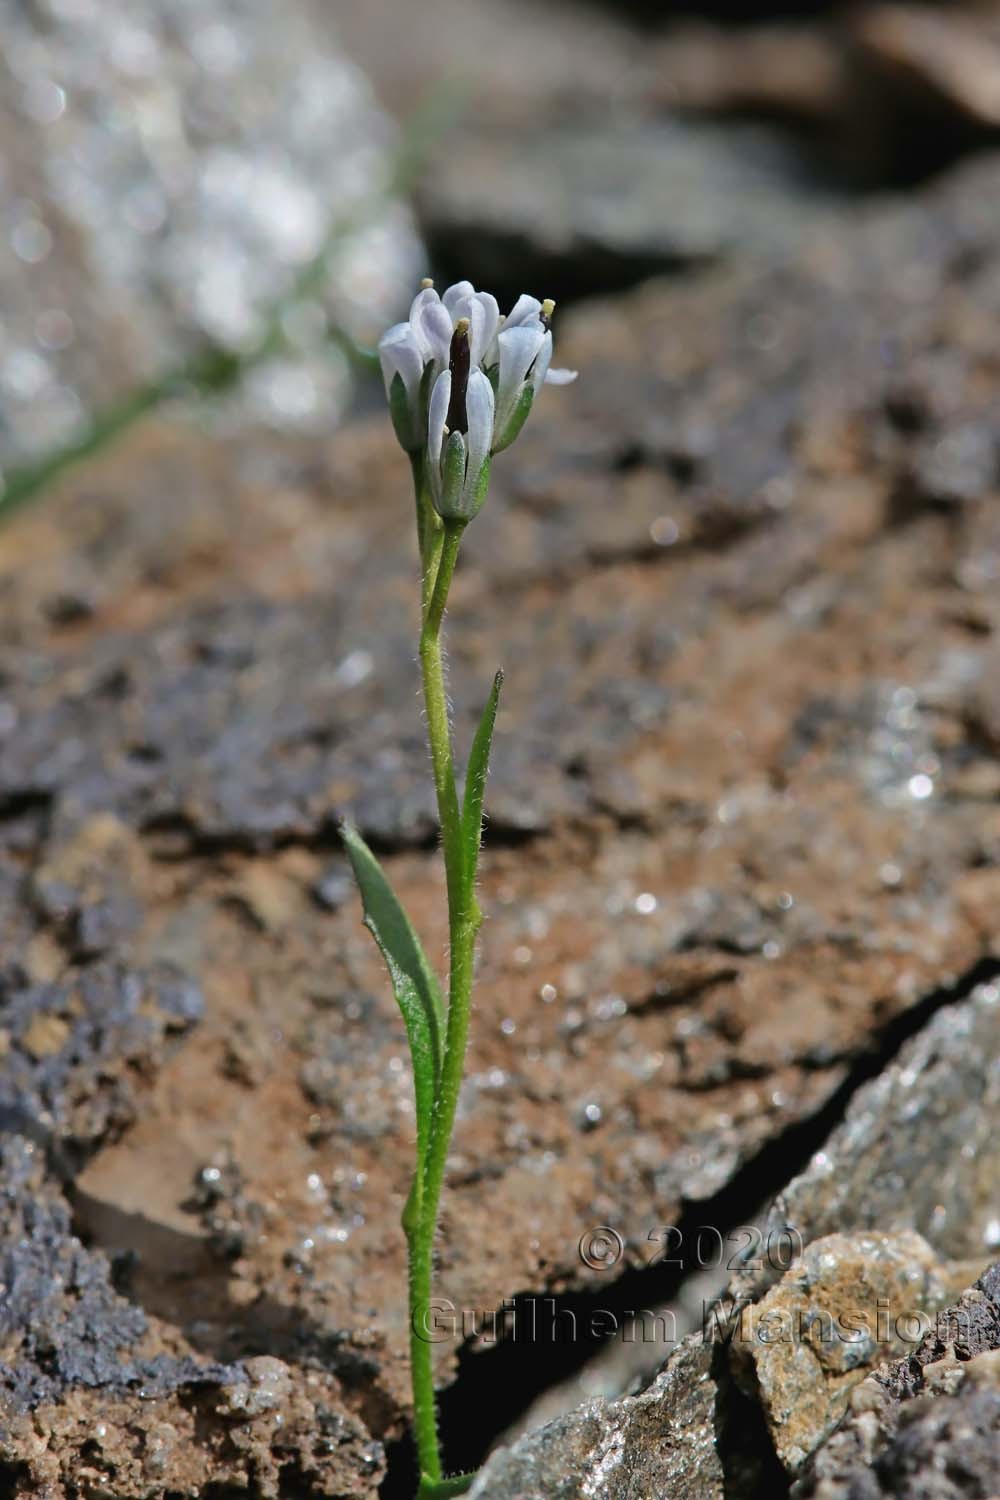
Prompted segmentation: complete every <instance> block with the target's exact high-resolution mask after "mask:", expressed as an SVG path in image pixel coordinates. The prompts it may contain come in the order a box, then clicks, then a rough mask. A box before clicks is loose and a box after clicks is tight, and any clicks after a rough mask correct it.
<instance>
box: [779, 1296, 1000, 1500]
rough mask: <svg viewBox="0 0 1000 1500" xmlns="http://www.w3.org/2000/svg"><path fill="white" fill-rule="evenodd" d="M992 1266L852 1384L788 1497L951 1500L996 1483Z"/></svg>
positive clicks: (998, 1307)
mask: <svg viewBox="0 0 1000 1500" xmlns="http://www.w3.org/2000/svg"><path fill="white" fill-rule="evenodd" d="M998 1293H1000V1266H993V1267H992V1268H991V1269H990V1270H989V1271H987V1272H986V1273H985V1274H984V1275H983V1276H982V1277H981V1278H980V1280H979V1281H977V1282H976V1283H975V1285H974V1286H973V1287H972V1288H970V1290H969V1291H968V1292H966V1293H964V1294H963V1296H962V1297H961V1298H960V1299H959V1301H958V1303H956V1304H955V1306H954V1307H951V1308H949V1309H948V1310H947V1312H944V1313H941V1314H939V1316H938V1317H937V1318H936V1319H935V1322H934V1326H933V1327H932V1329H931V1330H930V1331H929V1332H928V1334H927V1336H926V1337H925V1339H924V1340H923V1341H922V1343H921V1344H920V1347H919V1348H918V1349H917V1350H916V1351H915V1352H914V1353H912V1354H910V1355H909V1356H908V1357H907V1358H905V1359H902V1360H899V1361H897V1362H896V1363H895V1364H890V1365H888V1366H883V1368H882V1369H880V1370H879V1371H878V1372H877V1373H876V1374H875V1375H873V1376H870V1377H869V1378H868V1379H867V1380H865V1381H864V1382H863V1384H862V1385H860V1386H858V1387H857V1389H856V1390H855V1392H854V1394H853V1396H852V1400H851V1413H850V1415H849V1417H848V1418H847V1420H846V1421H845V1422H844V1423H843V1425H842V1426H841V1428H840V1429H839V1431H837V1432H836V1433H835V1434H834V1435H833V1437H832V1438H830V1440H829V1441H828V1442H827V1443H826V1444H825V1445H824V1446H823V1447H822V1448H821V1449H820V1451H819V1453H818V1454H817V1455H816V1457H815V1459H814V1461H813V1463H812V1464H811V1465H810V1467H809V1469H808V1471H807V1472H806V1473H805V1474H804V1475H803V1476H802V1478H801V1480H800V1481H799V1482H798V1483H797V1484H796V1485H795V1487H794V1489H793V1491H792V1493H793V1495H794V1496H795V1497H796V1500H808V1497H814V1500H878V1497H880V1496H889V1495H895V1496H899V1497H900V1500H903V1497H905V1500H960V1497H964V1496H983V1497H986V1496H990V1495H993V1494H995V1493H996V1491H997V1486H998V1485H1000V1298H998Z"/></svg>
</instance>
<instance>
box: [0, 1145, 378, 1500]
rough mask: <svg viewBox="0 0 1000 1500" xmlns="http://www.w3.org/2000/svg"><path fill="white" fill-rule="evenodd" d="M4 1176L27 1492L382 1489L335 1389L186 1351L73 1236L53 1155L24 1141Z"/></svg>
mask: <svg viewBox="0 0 1000 1500" xmlns="http://www.w3.org/2000/svg"><path fill="white" fill-rule="evenodd" d="M0 1167H2V1182H3V1194H2V1198H0V1276H2V1281H3V1285H4V1288H5V1294H4V1316H3V1362H2V1363H0V1465H2V1467H3V1472H4V1474H5V1479H6V1482H7V1483H8V1485H9V1491H10V1494H11V1495H12V1496H13V1497H20V1496H28V1495H33V1496H35V1495H37V1496H44V1497H45V1500H69V1497H70V1496H71V1495H77V1494H79V1493H80V1490H81V1487H85V1488H87V1490H88V1491H89V1492H93V1493H97V1492H102V1493H113V1494H115V1495H116V1496H120V1497H121V1500H162V1497H166V1496H167V1495H170V1494H177V1493H183V1494H197V1493H199V1492H200V1491H201V1490H202V1489H203V1488H204V1487H206V1486H215V1485H232V1486H236V1487H245V1486H246V1485H248V1484H249V1483H251V1482H252V1483H253V1484H254V1485H255V1487H256V1488H257V1489H258V1490H259V1493H260V1494H261V1495H262V1496H267V1497H277V1495H278V1494H279V1492H280V1490H281V1486H282V1485H283V1484H284V1483H286V1482H287V1479H288V1476H289V1475H291V1474H294V1476H295V1480H296V1484H297V1486H298V1487H299V1493H302V1494H303V1495H315V1496H319V1495H322V1494H331V1493H336V1494H343V1495H351V1496H358V1497H361V1496H366V1495H371V1496H374V1495H375V1494H376V1493H377V1486H378V1481H379V1479H380V1477H381V1474H382V1453H381V1449H380V1447H379V1446H378V1444H375V1443H372V1442H371V1440H370V1439H369V1437H368V1434H367V1433H366V1432H365V1430H364V1428H363V1427H362V1425H361V1424H360V1422H358V1421H357V1420H356V1419H355V1418H353V1417H352V1416H350V1415H349V1414H348V1413H347V1412H346V1411H345V1410H344V1409H343V1407H342V1406H341V1405H340V1403H339V1401H338V1399H337V1395H336V1391H335V1387H334V1386H332V1385H331V1383H330V1382H329V1381H328V1380H323V1379H322V1378H314V1379H313V1381H312V1383H311V1385H310V1383H309V1382H307V1381H305V1380H304V1379H303V1378H302V1376H301V1375H299V1376H298V1377H297V1378H295V1379H294V1380H293V1378H292V1374H291V1372H290V1371H289V1370H288V1369H287V1368H286V1366H284V1365H283V1364H281V1362H280V1361H278V1360H275V1359H268V1358H259V1359H251V1360H248V1361H247V1362H246V1363H245V1364H244V1365H242V1366H240V1365H232V1366H223V1365H219V1364H212V1363H209V1362H206V1361H204V1360H198V1359H195V1358H192V1356H191V1355H190V1354H189V1353H183V1354H181V1355H178V1354H177V1353H176V1352H175V1351H176V1342H177V1341H176V1339H174V1338H172V1337H171V1335H170V1334H169V1333H166V1336H165V1330H163V1329H162V1328H161V1327H160V1326H159V1325H158V1323H157V1322H156V1320H151V1319H149V1318H148V1317H147V1316H146V1314H145V1313H144V1312H143V1311H142V1309H141V1308H139V1307H136V1306H134V1305H133V1304H132V1303H130V1302H127V1301H125V1299H124V1298H123V1297H121V1296H119V1295H118V1294H117V1293H116V1292H115V1291H114V1289H113V1287H112V1283H111V1268H110V1266H109V1264H108V1261H107V1258H106V1257H105V1256H104V1255H103V1253H102V1252H101V1251H99V1250H98V1251H94V1250H87V1249H84V1247H83V1246H82V1245H81V1243H80V1241H79V1240H78V1239H77V1238H76V1237H75V1236H74V1235H73V1233H72V1231H71V1226H70V1212H69V1206H68V1204H67V1203H66V1201H65V1199H64V1198H63V1197H62V1195H61V1194H60V1193H59V1192H58V1190H56V1189H55V1188H53V1187H52V1185H51V1183H49V1182H46V1181H45V1168H44V1160H43V1157H42V1153H41V1152H40V1151H39V1150H37V1149H36V1148H35V1147H34V1146H33V1144H32V1143H31V1142H27V1141H25V1140H23V1138H21V1137H17V1136H15V1137H13V1138H8V1140H7V1141H6V1142H5V1143H4V1145H3V1146H2V1148H0ZM303 1486H305V1488H303Z"/></svg>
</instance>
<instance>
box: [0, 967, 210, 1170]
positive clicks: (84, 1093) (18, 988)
mask: <svg viewBox="0 0 1000 1500" xmlns="http://www.w3.org/2000/svg"><path fill="white" fill-rule="evenodd" d="M201 1011H202V997H201V992H200V990H199V989H198V987H197V985H195V984H194V983H193V982H192V981H190V980H188V979H186V978H185V977H184V976H183V975H181V974H179V973H177V972H175V971H173V970H172V969H169V968H167V967H166V966H163V967H160V968H156V969H149V970H138V969H129V968H125V967H124V966H123V965H121V964H114V963H110V962H107V963H105V962H102V963H98V964H93V965H90V966H88V967H86V968H84V969H82V970H80V971H79V972H76V973H73V972H70V973H69V974H68V975H67V976H66V977H65V978H63V979H60V980H58V981H53V982H50V983H45V984H37V983H36V984H33V983H31V982H30V981H29V980H28V979H27V978H26V977H25V975H24V974H23V973H22V972H21V971H20V970H19V969H17V968H14V969H9V970H7V971H6V972H5V973H3V974H2V975H0V1038H2V1043H3V1050H4V1056H3V1069H2V1072H0V1121H2V1122H4V1123H5V1124H6V1126H7V1128H8V1129H10V1128H13V1129H15V1130H18V1131H21V1132H22V1133H25V1134H28V1135H31V1136H32V1137H33V1138H35V1139H36V1140H37V1141H38V1142H44V1143H45V1144H46V1145H49V1146H51V1147H52V1148H54V1150H55V1151H56V1153H57V1155H58V1157H59V1159H60V1161H62V1162H63V1164H64V1166H69V1167H72V1166H73V1165H75V1164H79V1162H80V1161H81V1160H82V1158H83V1157H84V1156H85V1155H86V1153H87V1152H88V1151H89V1150H91V1149H93V1147H94V1146H95V1145H96V1144H97V1143H98V1142H100V1141H101V1140H103V1139H104V1137H105V1136H106V1135H107V1134H108V1133H109V1131H111V1130H113V1129H115V1128H120V1127H121V1126H123V1125H125V1124H127V1123H129V1121H130V1120H131V1119H132V1118H133V1116H134V1110H135V1084H136V1070H137V1068H138V1067H139V1066H149V1065H150V1064H153V1063H155V1062H156V1060H157V1059H158V1058H160V1057H161V1056H162V1054H163V1051H164V1048H165V1046H166V1044H167V1043H168V1042H169V1040H170V1039H171V1038H179V1037H180V1036H182V1035H183V1034H184V1033H185V1032H187V1031H188V1030H190V1028H191V1027H192V1025H194V1023H195V1022H196V1021H197V1020H198V1019H199V1017H200V1015H201Z"/></svg>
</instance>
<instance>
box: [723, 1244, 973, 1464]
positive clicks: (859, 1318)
mask: <svg viewBox="0 0 1000 1500" xmlns="http://www.w3.org/2000/svg"><path fill="white" fill-rule="evenodd" d="M952 1281H953V1278H952ZM952 1290H953V1285H952V1286H949V1277H948V1272H947V1270H946V1268H944V1267H942V1266H939V1265H938V1263H937V1261H936V1259H935V1256H934V1252H933V1251H932V1250H931V1248H930V1246H929V1245H928V1244H927V1243H926V1241H925V1240H922V1239H921V1238H920V1236H919V1235H916V1234H900V1235H840V1234H834V1235H828V1236H827V1237H825V1238H824V1239H820V1240H816V1241H814V1243H813V1244H811V1245H810V1246H809V1247H808V1248H807V1249H806V1251H805V1253H804V1255H803V1256H802V1257H801V1259H799V1260H798V1261H796V1263H795V1265H794V1266H793V1267H792V1268H791V1269H790V1270H789V1271H787V1272H786V1273H785V1275H784V1276H783V1277H782V1279H781V1281H780V1282H779V1284H778V1285H777V1286H776V1287H774V1288H772V1290H771V1291H769V1292H768V1293H767V1294H766V1296H765V1297H764V1298H763V1299H762V1300H761V1301H760V1302H759V1303H757V1304H754V1305H751V1306H748V1307H746V1308H744V1309H743V1311H742V1313H741V1314H740V1316H739V1322H738V1325H737V1331H736V1334H735V1337H734V1339H733V1342H732V1345H731V1357H732V1358H733V1360H734V1361H735V1366H736V1369H737V1371H738V1372H739V1378H741V1380H742V1381H743V1383H744V1385H745V1386H746V1387H747V1388H748V1390H749V1392H750V1393H751V1394H757V1395H758V1396H759V1399H760V1401H761V1403H762V1405H763V1408H764V1412H765V1414H766V1417H767V1423H768V1428H769V1430H770V1433H771V1436H772V1439H773V1441H774V1446H775V1451H776V1452H777V1454H778V1457H779V1458H780V1459H781V1461H782V1463H784V1465H785V1467H786V1468H787V1469H788V1471H789V1473H791V1474H795V1472H796V1471H797V1470H798V1469H799V1468H801V1466H802V1464H803V1463H804V1462H805V1460H806V1459H807V1458H808V1456H809V1454H810V1453H811V1452H812V1451H813V1449H814V1448H816V1447H817V1446H818V1444H819V1443H820V1442H821V1440H822V1439H823V1438H824V1437H825V1436H826V1435H827V1434H828V1433H829V1432H830V1431H832V1429H833V1428H834V1427H835V1426H836V1424H837V1423H838V1422H839V1420H840V1418H841V1417H842V1416H843V1414H844V1412H845V1411H846V1409H847V1405H848V1400H849V1396H850V1392H851V1390H852V1388H853V1387H855V1386H856V1385H857V1384H858V1383H859V1382H860V1381H861V1380H862V1379H863V1377H864V1374H865V1372H866V1370H869V1369H871V1368H872V1367H873V1366H874V1365H876V1364H878V1363H879V1362H880V1361H881V1360H884V1359H886V1358H888V1357H891V1356H892V1355H894V1354H899V1353H901V1352H902V1351H903V1349H904V1348H905V1347H906V1345H907V1342H909V1343H910V1344H913V1343H914V1342H916V1340H917V1339H918V1338H919V1337H920V1334H921V1333H922V1331H923V1330H924V1328H925V1327H926V1326H927V1323H928V1322H929V1321H930V1318H929V1315H930V1314H933V1313H934V1312H936V1311H937V1310H938V1309H939V1308H940V1307H942V1306H943V1305H944V1303H945V1302H946V1301H947V1299H948V1295H949V1292H950V1291H952ZM915 1330H916V1331H915Z"/></svg>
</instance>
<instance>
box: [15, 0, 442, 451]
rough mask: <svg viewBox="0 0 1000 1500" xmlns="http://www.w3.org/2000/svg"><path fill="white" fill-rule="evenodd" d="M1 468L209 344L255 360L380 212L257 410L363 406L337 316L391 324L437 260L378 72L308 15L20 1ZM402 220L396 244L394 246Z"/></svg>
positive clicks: (168, 3) (299, 322)
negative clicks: (400, 163) (401, 193)
mask: <svg viewBox="0 0 1000 1500" xmlns="http://www.w3.org/2000/svg"><path fill="white" fill-rule="evenodd" d="M0 78H2V80H3V89H2V94H3V103H2V105H0V117H2V122H3V133H4V156H5V162H4V168H5V178H4V191H5V198H6V200H7V203H8V209H7V213H6V218H5V229H4V233H3V236H2V239H0V302H2V305H3V308H4V318H3V323H4V328H3V332H4V352H3V358H2V360H0V461H2V462H3V464H4V467H5V468H6V467H7V466H9V465H11V464H16V463H18V462H21V461H23V460H25V459H26V458H29V457H31V456H34V455H37V454H39V453H42V452H45V451H46V450H47V449H48V448H50V447H52V446H53V445H55V444H57V443H60V442H63V441H65V440H67V439H70V438H73V437H75V436H77V435H79V434H80V432H81V431H82V430H84V428H85V426H86V423H87V420H88V416H89V414H90V413H91V412H92V411H93V410H95V409H97V408H100V407H101V406H102V405H104V404H106V403H108V402H109V401H111V400H112V399H113V398H118V397H120V396H122V395H123V394H125V393H127V392H128V390H129V388H130V386H131V385H134V384H136V383H138V382H141V381H144V380H148V379H149V378H150V377H151V376H155V375H157V374H160V373H162V372H163V370H164V368H165V367H170V366H172V365H173V364H176V363H177V362H178V361H179V360H180V359H182V358H183V357H184V356H185V355H187V354H189V353H191V352H192V351H193V350H196V349H198V348H199V347H201V346H202V345H203V344H204V343H205V341H206V340H208V341H211V342H212V343H214V344H216V345H218V346H220V347H221V348H222V349H224V350H226V351H230V352H237V353H242V352H244V351H246V350H248V349H250V348H252V347H253V346H254V345H255V344H256V343H257V342H259V340H260V339H261V336H262V334H263V332H264V330H265V328H266V326H267V320H268V316H269V310H270V308H271V306H272V305H273V304H274V303H275V302H276V301H277V300H278V299H280V298H282V297H284V296H286V295H288V294H289V293H290V291H291V290H292V288H293V285H294V282H295V278H296V276H297V275H299V274H300V273H301V272H302V270H303V268H304V267H305V266H307V265H308V264H309V263H310V262H311V261H313V260H314V259H315V258H316V257H318V256H320V255H321V254H322V253H323V252H324V250H325V248H326V247H327V245H328V243H329V238H330V235H331V233H333V232H335V230H336V226H337V224H338V223H339V222H341V221H346V219H347V217H348V216H349V215H351V214H354V213H357V212H359V211H360V210H361V207H362V205H363V204H365V203H366V202H367V203H368V205H369V210H366V212H369V211H370V212H369V222H368V223H367V225H366V227H365V232H364V233H362V234H360V235H355V236H354V237H353V238H346V239H345V240H344V241H343V243H342V244H341V245H339V246H336V247H335V248H334V250H333V251H332V252H331V264H330V270H329V273H328V274H327V275H326V276H321V277H320V278H319V285H318V287H317V288H316V289H315V290H314V291H312V292H311V293H310V296H309V298H308V300H307V301H306V302H305V303H304V304H303V305H302V306H301V307H300V308H299V311H298V314H297V316H296V319H295V324H294V327H293V326H292V323H291V321H290V322H289V331H290V334H291V347H290V349H289V351H288V353H287V356H285V355H282V356H281V357H280V358H279V357H277V356H276V357H275V358H273V359H271V360H270V362H269V363H268V364H267V365H266V366H263V367H261V368H259V369H257V370H256V371H255V372H254V375H253V377H252V379H251V381H250V382H249V386H248V409H249V410H250V411H251V412H252V413H253V414H254V415H256V416H258V417H260V416H263V417H265V418H267V419H269V420H272V421H274V422H277V423H282V422H283V423H285V424H291V425H296V424H301V423H303V422H306V423H310V422H311V423H318V422H324V421H326V420H328V418H329V414H330V412H331V410H336V409H338V407H339V406H340V404H341V403H342V402H343V399H344V396H345V393H346V391H347V389H348V387H349V380H348V378H347V371H346V367H345V366H344V364H343V362H341V363H339V364H338V362H337V359H336V358H333V359H331V357H330V356H331V352H334V353H335V351H331V348H330V346H329V345H328V344H327V345H326V347H324V342H325V330H326V325H327V318H328V316H329V317H332V318H333V319H334V320H336V321H337V322H338V324H339V325H341V326H343V325H345V324H346V325H347V326H349V327H351V328H353V329H355V330H357V329H358V328H360V327H366V326H368V325H370V324H371V323H372V322H373V321H374V322H376V323H377V322H379V321H386V320H387V314H388V313H389V312H390V310H391V305H392V303H393V300H394V296H395V288H396V287H397V286H398V285H399V283H400V282H401V281H403V280H405V279H409V278H410V277H411V276H412V275H413V274H414V271H415V263H416V259H417V246H416V241H415V238H414V234H413V231H412V228H411V226H410V223H409V221H408V219H407V216H406V214H405V212H404V211H403V210H402V209H401V208H400V206H399V205H398V204H394V203H392V202H389V201H385V200H383V201H382V202H380V203H373V202H372V200H371V193H372V186H371V185H372V183H373V182H377V180H378V176H379V173H380V172H382V171H386V170H387V168H388V161H389V155H388V148H387V139H388V131H387V125H386V121H385V117H384V116H383V115H382V113H381V111H380V110H379V109H378V108H377V107H376V105H375V104H374V102H373V100H372V98H371V95H370V93H369V90H368V87H367V84H366V83H365V80H364V78H363V75H362V74H361V73H360V72H359V70H358V69H357V68H356V67H355V66H354V65H352V64H350V63H348V62H347V61H346V60H345V59H344V58H343V56H342V55H341V54H340V52H339V49H338V48H337V46H336V44H335V43H334V42H333V41H332V40H331V39H330V38H329V36H328V34H327V28H326V27H325V26H322V27H321V26H319V25H318V23H317V22H316V20H315V19H314V18H312V17H311V16H310V12H309V11H308V9H307V8H306V7H305V6H304V5H303V4H301V3H293V4H290V5H288V6H285V7H283V8H282V11H281V14H280V16H279V15H277V13H276V12H274V10H273V9H272V8H271V7H269V6H268V5H267V4H266V3H262V0H250V3H247V4H243V3H228V0H227V3H224V4H220V5H216V6H214V7H213V9H212V12H211V14H210V15H208V14H206V13H204V12H203V11H202V10H201V9H200V8H198V7H191V6H189V5H186V4H183V3H180V0H142V3H139V4H136V5H133V6H131V7H130V8H129V14H128V18H127V22H126V21H124V20H123V18H122V17H121V16H120V15H117V14H114V13H112V12H111V11H108V10H105V9H104V8H103V7H101V6H73V7H69V6H65V5H60V4H58V3H57V0H43V3H41V4H39V5H37V6H17V5H15V6H8V7H7V8H6V12H5V17H4V34H3V41H2V44H0ZM390 226H391V232H389V233H387V232H386V231H387V230H388V229H389V228H390Z"/></svg>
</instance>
